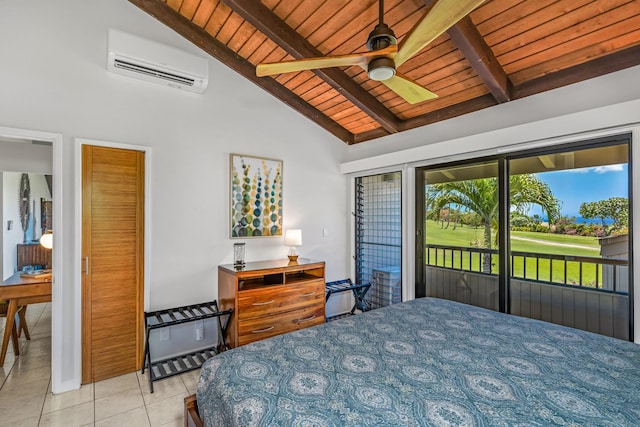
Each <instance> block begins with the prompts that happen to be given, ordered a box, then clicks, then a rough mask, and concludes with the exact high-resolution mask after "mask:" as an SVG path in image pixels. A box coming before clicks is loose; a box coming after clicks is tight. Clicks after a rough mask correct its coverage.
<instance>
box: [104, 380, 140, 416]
mask: <svg viewBox="0 0 640 427" xmlns="http://www.w3.org/2000/svg"><path fill="white" fill-rule="evenodd" d="M136 383H137V381H136ZM96 386H97V384H96ZM96 392H97V388H96ZM95 407H96V418H95V420H96V421H99V420H103V419H105V418H109V417H112V416H114V415H118V414H121V413H123V412H127V411H130V410H131V409H135V408H141V407H144V399H143V398H142V392H140V387H138V386H137V385H136V387H135V388H132V389H130V390H126V391H123V392H120V393H117V394H112V395H109V396H107V397H103V398H102V399H96V401H95Z"/></svg>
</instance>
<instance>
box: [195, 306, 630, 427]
mask: <svg viewBox="0 0 640 427" xmlns="http://www.w3.org/2000/svg"><path fill="white" fill-rule="evenodd" d="M196 394H197V407H198V410H199V414H200V416H201V418H202V420H203V421H204V425H205V426H207V427H213V426H243V427H245V426H289V425H290V426H384V425H387V426H422V425H446V426H450V425H478V426H518V425H521V426H524V425H526V426H547V425H598V426H624V425H640V346H639V345H637V344H634V343H630V342H626V341H622V340H617V339H614V338H609V337H605V336H601V335H596V334H593V333H589V332H584V331H580V330H576V329H570V328H566V327H563V326H557V325H553V324H550V323H545V322H541V321H537V320H531V319H525V318H520V317H516V316H511V315H506V314H502V313H496V312H494V311H489V310H485V309H482V308H478V307H473V306H469V305H465V304H460V303H456V302H453V301H447V300H440V299H435V298H420V299H416V300H413V301H408V302H404V303H402V304H395V305H392V306H389V307H385V308H382V309H378V310H372V311H369V312H367V313H363V314H360V315H357V316H350V317H348V318H344V319H340V320H337V321H334V322H330V323H327V324H324V325H320V326H316V327H313V328H308V329H303V330H300V331H297V332H293V333H289V334H285V335H280V336H277V337H273V338H270V339H266V340H263V341H258V342H255V343H252V344H249V345H246V346H243V347H239V348H236V349H233V350H230V351H227V352H224V353H221V354H219V355H217V356H215V357H213V358H211V359H210V360H208V361H207V362H206V363H205V364H204V365H203V367H202V371H201V375H200V380H199V383H198V389H197V393H196ZM194 403H195V402H194Z"/></svg>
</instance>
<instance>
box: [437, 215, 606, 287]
mask: <svg viewBox="0 0 640 427" xmlns="http://www.w3.org/2000/svg"><path fill="white" fill-rule="evenodd" d="M426 231H427V242H428V243H429V244H437V245H444V246H462V247H477V244H478V243H480V242H482V241H483V239H484V237H483V229H482V228H474V227H468V226H464V227H460V226H458V227H456V229H455V230H454V229H453V224H450V225H449V228H448V229H443V228H441V225H440V223H439V222H435V221H427V230H426ZM511 235H512V239H511V250H512V251H514V252H530V253H541V254H556V255H572V256H581V257H596V258H599V257H600V245H599V243H598V239H596V238H595V237H584V236H569V235H564V234H551V233H535V232H524V231H514V232H512V233H511ZM494 239H495V236H494ZM493 247H496V245H495V240H494V242H493ZM430 256H431V263H432V264H436V265H441V266H442V265H444V266H447V267H452V268H461V269H465V270H472V271H479V270H480V265H481V262H482V259H481V255H480V254H469V252H466V251H465V252H462V253H460V252H453V253H452V252H451V251H445V252H444V253H443V252H442V251H438V260H437V262H436V261H435V250H433V249H432V250H431V253H430ZM491 263H492V272H493V273H496V274H497V272H498V257H497V256H495V255H494V256H493V257H492V262H491ZM524 264H525V262H524V257H520V256H516V257H514V259H513V271H512V275H513V276H515V277H525V276H524V273H525V265H524ZM580 269H581V265H580V263H579V262H571V261H569V262H567V263H566V275H567V278H566V282H567V283H580V282H582V283H583V284H585V285H588V284H595V277H596V266H595V264H589V263H582V272H581V271H580ZM564 275H565V263H564V262H563V261H558V260H554V261H550V260H546V259H538V264H537V265H536V258H535V257H531V258H529V257H528V258H527V261H526V277H527V278H530V279H538V280H543V281H551V282H557V283H565V277H564ZM598 276H599V280H598V281H599V282H600V283H601V282H602V270H601V269H600V271H599V272H598ZM581 277H582V278H581Z"/></svg>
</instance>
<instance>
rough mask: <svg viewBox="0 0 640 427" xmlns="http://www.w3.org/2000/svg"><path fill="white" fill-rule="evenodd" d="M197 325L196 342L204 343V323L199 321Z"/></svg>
mask: <svg viewBox="0 0 640 427" xmlns="http://www.w3.org/2000/svg"><path fill="white" fill-rule="evenodd" d="M195 325H196V341H202V340H203V339H204V321H203V320H199V321H197V322H195Z"/></svg>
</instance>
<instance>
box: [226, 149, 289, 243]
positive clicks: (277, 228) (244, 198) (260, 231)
mask: <svg viewBox="0 0 640 427" xmlns="http://www.w3.org/2000/svg"><path fill="white" fill-rule="evenodd" d="M231 167H232V173H231V237H254V236H255V237H257V236H281V235H282V162H281V161H279V160H269V159H260V158H255V157H247V156H238V155H232V161H231Z"/></svg>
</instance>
